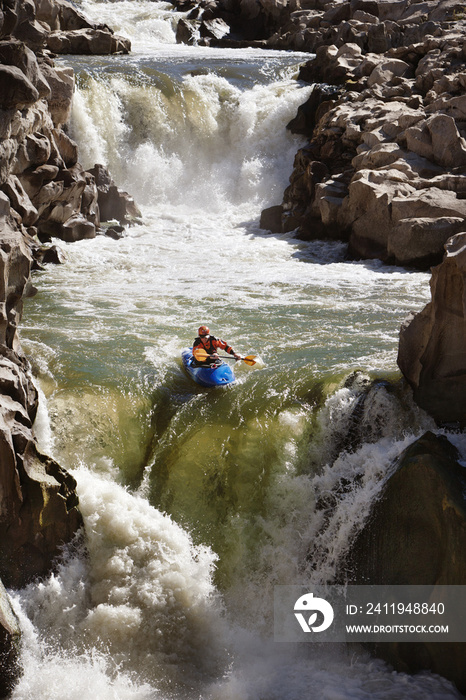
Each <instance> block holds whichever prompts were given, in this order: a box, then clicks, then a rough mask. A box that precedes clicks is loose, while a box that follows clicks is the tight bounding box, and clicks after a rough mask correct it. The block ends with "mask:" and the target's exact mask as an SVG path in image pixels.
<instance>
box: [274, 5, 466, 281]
mask: <svg viewBox="0 0 466 700" xmlns="http://www.w3.org/2000/svg"><path fill="white" fill-rule="evenodd" d="M343 5H345V7H344V6H343ZM455 8H456V9H455ZM312 11H313V12H317V13H318V14H319V12H321V11H320V10H318V8H314V9H313V10H312ZM454 11H457V12H459V10H458V7H457V4H455V3H453V2H443V3H433V2H424V3H411V2H409V1H408V0H407V1H406V2H404V3H400V2H397V3H391V2H384V3H372V4H371V6H370V7H369V5H368V4H367V3H360V2H351V3H344V4H342V3H336V2H335V3H333V5H329V6H327V7H326V10H325V14H324V13H323V12H321V14H319V18H318V21H319V22H320V23H321V25H320V28H319V27H317V24H318V23H317V20H316V19H315V17H314V20H313V23H314V24H316V27H317V29H318V31H319V32H320V36H321V44H320V45H319V46H318V47H317V50H316V58H315V59H314V60H312V61H310V62H308V63H307V64H306V65H305V66H304V67H303V68H302V69H301V72H300V77H301V78H302V79H304V80H306V81H308V82H316V83H330V84H333V85H334V86H338V87H334V88H333V93H332V92H331V91H330V89H328V88H327V90H328V94H327V95H324V94H321V87H320V86H317V87H316V88H315V89H314V90H315V94H314V93H313V94H311V97H310V98H309V100H308V102H307V103H306V105H303V107H302V108H301V109H300V110H299V112H298V116H297V118H296V119H295V120H293V121H292V122H290V124H289V128H290V129H291V130H292V131H294V132H295V133H301V134H303V133H304V134H306V135H308V136H309V138H310V141H309V143H308V144H307V145H306V146H305V147H304V148H303V149H302V150H301V151H300V152H299V153H298V155H297V157H296V159H295V164H294V170H293V173H292V175H291V178H290V186H289V187H288V188H287V190H286V191H285V193H284V198H283V202H282V204H281V206H282V213H281V224H280V223H277V220H276V216H277V215H276V214H275V219H274V220H273V221H272V220H270V218H269V219H267V218H266V217H264V220H263V221H264V225H266V222H267V221H269V226H270V225H272V226H273V229H274V232H277V231H280V230H281V231H291V230H295V229H297V231H298V236H299V237H300V238H304V239H307V240H309V239H312V238H339V239H342V240H347V241H348V242H349V253H350V255H351V256H353V257H354V258H380V259H381V260H383V261H385V262H387V263H394V264H399V265H405V266H411V267H416V268H420V269H428V268H429V267H430V266H431V265H434V264H438V263H440V261H441V260H442V258H443V254H444V245H445V243H446V241H447V240H448V239H449V238H450V237H451V236H453V235H455V234H456V233H458V232H460V231H462V230H463V229H464V225H463V221H464V215H465V207H464V198H465V195H466V184H465V183H466V178H465V177H464V174H465V172H466V132H465V130H464V125H465V123H466V112H465V110H466V100H465V98H464V87H465V85H466V72H465V70H464V66H465V57H466V53H465V45H464V34H463V32H462V30H463V28H464V26H466V25H465V23H464V20H463V19H461V17H462V14H461V13H459V15H458V17H459V19H457V21H456V22H455V23H452V22H451V21H450V20H451V19H452V17H453V14H452V13H453V12H454ZM342 12H343V13H346V14H348V13H349V20H348V21H349V22H350V23H351V24H350V26H351V27H352V28H353V29H355V30H356V29H357V30H358V31H359V30H360V31H359V34H358V35H357V36H353V37H352V38H351V36H350V35H348V36H347V35H346V34H345V31H344V27H343V25H344V24H345V22H346V20H342V19H341V17H340V15H341V13H342ZM361 13H365V17H363V14H361ZM419 13H421V15H422V14H424V15H426V17H427V20H426V22H427V24H426V25H425V27H424V29H425V30H426V33H425V35H424V34H421V35H419V36H418V37H413V33H412V31H411V30H412V28H413V23H415V22H419V18H420V16H421V15H420V14H419ZM368 14H371V15H372V19H371V20H370V21H369V19H370V18H368V17H367V15H368ZM418 15H419V16H418ZM323 17H325V20H324V19H323ZM337 17H339V18H340V20H339V22H340V23H338V22H337V19H336V18H337ZM424 19H425V18H424ZM363 20H364V22H365V23H366V25H367V26H366V28H365V29H364V28H363V27H362V28H361V26H360V23H361V22H362V21H363ZM423 21H424V20H423ZM381 22H383V26H385V28H387V27H388V25H390V31H391V36H392V39H391V40H390V41H388V42H386V44H387V45H386V46H385V47H382V46H380V47H379V48H378V49H377V50H376V49H375V48H374V47H371V46H370V42H369V41H368V37H369V36H372V34H371V32H372V29H371V27H377V26H382V24H381ZM324 23H326V24H327V34H325V32H324V31H323V28H324V27H323V25H324ZM434 23H437V24H435V27H434V26H433V25H434ZM369 25H370V26H369ZM317 29H316V31H317ZM395 29H396V31H395ZM427 29H429V31H428V32H427ZM387 31H388V30H387ZM335 33H336V34H335ZM387 36H388V34H387ZM395 36H396V41H395V39H394V37H395ZM414 39H415V40H414Z"/></svg>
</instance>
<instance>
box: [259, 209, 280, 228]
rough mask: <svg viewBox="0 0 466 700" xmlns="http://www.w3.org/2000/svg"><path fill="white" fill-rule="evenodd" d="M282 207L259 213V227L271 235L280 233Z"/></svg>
mask: <svg viewBox="0 0 466 700" xmlns="http://www.w3.org/2000/svg"><path fill="white" fill-rule="evenodd" d="M282 216H283V207H282V206H281V205H278V206H275V207H269V208H268V209H264V210H263V211H262V213H261V218H260V227H261V228H262V229H264V230H265V231H270V232H271V233H282V230H283V227H282Z"/></svg>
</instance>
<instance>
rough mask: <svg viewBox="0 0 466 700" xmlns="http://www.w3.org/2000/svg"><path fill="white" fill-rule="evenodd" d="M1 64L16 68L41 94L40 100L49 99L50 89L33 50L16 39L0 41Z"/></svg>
mask: <svg viewBox="0 0 466 700" xmlns="http://www.w3.org/2000/svg"><path fill="white" fill-rule="evenodd" d="M0 64H3V65H8V66H16V68H19V69H20V70H21V71H22V73H24V75H25V76H26V78H27V79H28V80H29V81H30V82H31V83H32V85H33V86H34V87H35V88H36V90H37V92H38V93H39V98H43V97H45V98H47V97H48V96H49V95H50V87H49V85H48V83H47V81H46V80H45V78H44V76H43V74H42V71H41V69H40V67H39V64H38V62H37V59H36V56H35V54H34V52H33V51H31V49H29V48H28V47H27V46H25V44H23V43H22V42H20V41H17V40H16V39H11V40H9V41H0Z"/></svg>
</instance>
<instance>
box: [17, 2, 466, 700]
mask: <svg viewBox="0 0 466 700" xmlns="http://www.w3.org/2000/svg"><path fill="white" fill-rule="evenodd" d="M83 7H84V9H85V10H86V12H88V13H89V14H90V15H91V16H92V17H93V18H94V19H96V20H98V21H106V22H107V23H108V24H110V25H112V27H113V28H114V29H115V30H116V31H117V32H119V33H123V34H126V35H127V36H129V37H130V38H131V39H132V41H133V53H132V54H131V55H130V56H127V57H111V58H108V59H107V58H102V57H86V58H83V57H73V58H71V57H70V58H67V59H66V60H67V63H71V64H72V65H73V67H74V68H75V71H76V75H77V85H78V88H77V91H76V95H75V100H74V111H73V118H72V123H71V131H72V135H73V137H74V138H75V139H76V140H77V141H78V143H79V149H80V154H81V161H82V162H83V164H84V165H86V166H92V165H93V164H94V163H95V162H103V163H105V164H106V165H108V166H109V168H110V171H111V173H112V175H113V177H114V178H115V179H116V181H117V183H118V185H119V186H121V187H123V188H125V189H127V190H128V191H129V192H130V193H131V194H132V195H133V196H134V197H135V199H136V201H137V202H138V204H139V205H140V206H141V207H142V210H143V217H142V223H140V224H135V225H134V226H132V227H131V228H129V229H128V231H127V232H126V235H125V237H124V238H123V239H121V240H120V241H118V242H115V241H113V240H110V239H108V238H105V237H103V236H99V237H97V238H96V239H94V240H90V241H89V240H87V241H81V242H79V243H75V244H61V243H60V245H61V246H62V247H63V248H64V249H65V251H66V254H67V257H68V260H67V262H66V263H65V264H64V265H62V266H55V267H54V268H53V269H52V268H48V269H47V271H46V272H39V273H38V274H37V277H36V280H35V284H36V285H37V286H38V288H39V294H38V295H37V296H36V297H35V298H34V299H32V300H30V301H28V303H27V308H26V311H25V317H24V321H23V329H22V342H23V346H24V347H25V349H26V351H27V353H28V355H29V356H30V358H31V360H32V362H33V365H34V370H35V374H36V376H37V378H38V382H39V384H40V390H41V395H42V401H41V407H40V412H39V418H38V420H37V423H36V430H37V435H38V439H39V440H40V442H41V446H42V448H43V450H44V451H46V452H48V453H49V454H53V456H54V457H55V458H56V459H57V460H58V461H59V462H60V463H61V464H63V466H65V467H66V468H68V469H69V470H70V471H72V472H73V474H74V475H75V476H76V479H77V481H78V489H79V496H80V503H81V509H82V512H83V516H84V520H85V525H86V538H85V541H84V542H80V541H77V542H76V543H75V544H74V546H73V547H70V548H69V550H67V552H65V553H64V557H63V561H62V563H61V566H60V569H59V571H58V572H57V574H56V575H54V576H52V577H51V578H50V579H49V580H47V581H44V582H42V583H40V584H37V585H31V586H29V587H28V588H26V589H25V590H23V591H20V592H19V593H16V594H14V600H15V606H16V609H17V611H18V614H19V615H20V618H21V621H22V625H23V629H24V640H25V641H24V649H23V653H22V662H23V666H24V675H23V677H22V679H21V681H20V683H19V685H18V687H17V688H16V689H15V691H14V692H13V695H12V697H13V699H14V700H26V698H32V697H34V698H37V697H40V698H47V699H48V700H55V699H57V700H58V699H59V700H64V699H68V698H69V699H70V700H75V699H77V698H79V699H80V700H90V698H95V697H98V698H99V700H106V699H107V698H119V699H122V700H123V699H125V700H126V699H127V698H128V699H131V700H133V699H141V700H142V699H144V700H148V699H152V698H164V699H165V700H170V699H173V698H180V699H183V700H188V699H189V700H190V699H191V698H193V699H194V698H196V699H198V698H206V699H207V698H211V699H212V700H214V699H215V700H249V699H251V700H259V698H267V699H268V700H275V699H276V700H292V699H294V698H303V697H306V698H310V699H311V700H313V699H314V698H315V699H317V698H319V699H320V698H323V699H326V700H334V699H335V698H339V699H340V698H343V699H345V700H346V699H348V700H349V699H350V698H357V699H358V700H359V699H361V700H362V699H363V698H375V699H380V700H388V699H392V698H393V699H395V698H396V699H397V700H399V699H403V698H406V699H408V698H409V699H410V700H413V699H414V700H415V699H416V698H419V699H421V698H422V699H423V700H424V699H425V698H431V699H435V700H437V699H438V700H441V699H447V698H455V697H457V694H456V692H455V691H454V690H453V688H452V687H451V685H450V684H449V683H447V682H446V681H444V680H442V679H440V678H437V677H435V676H433V675H430V674H422V675H419V676H416V677H409V676H406V675H404V674H395V673H392V672H390V670H389V669H387V668H386V666H385V665H384V664H382V663H381V662H377V661H374V660H370V659H369V657H368V656H367V655H366V653H365V652H363V651H361V650H359V651H357V652H355V650H354V649H352V650H351V651H349V650H347V649H346V648H345V647H344V646H336V645H327V646H325V645H323V646H319V647H317V645H302V646H301V647H300V648H297V647H296V646H295V645H286V644H282V645H280V644H275V643H274V642H273V641H272V640H273V636H272V635H273V620H272V613H273V602H272V595H273V587H274V585H276V584H289V583H302V582H311V583H320V582H323V581H329V582H331V581H332V580H333V577H334V575H335V572H336V568H337V566H338V562H339V561H340V559H341V557H342V556H343V554H344V552H345V550H346V548H347V546H348V544H349V542H350V541H351V538H352V536H354V533H355V532H356V531H357V529H358V527H360V526H361V525H362V523H363V522H364V519H365V517H366V516H367V513H368V511H369V508H370V505H371V503H372V502H373V500H374V499H375V498H377V495H378V494H379V493H380V489H381V487H382V485H383V483H384V481H385V480H386V478H387V477H388V476H389V474H390V470H391V465H392V462H393V459H394V458H395V457H396V456H397V455H398V454H399V453H400V452H401V450H402V449H403V448H404V447H405V446H406V445H407V444H409V442H410V441H412V440H413V439H414V437H415V436H416V435H417V434H419V433H420V432H421V431H422V430H423V429H425V428H426V427H432V426H431V425H430V423H429V420H428V419H427V418H426V416H425V415H424V414H422V413H421V412H420V411H418V410H417V409H416V408H415V407H413V406H412V405H411V404H410V402H409V400H408V398H407V397H406V396H405V395H404V392H403V388H402V387H401V386H399V385H397V384H396V378H397V376H398V375H397V373H396V372H397V371H396V347H397V334H398V328H399V324H400V322H401V320H402V319H403V318H404V316H405V314H406V313H407V312H408V311H409V310H411V309H416V308H420V307H421V306H422V305H424V303H425V302H426V300H427V299H428V279H427V276H426V275H424V274H420V273H412V272H411V273H408V272H406V271H404V270H400V269H395V268H389V267H386V266H383V265H382V264H380V263H378V262H366V263H347V262H344V252H345V251H344V246H343V245H342V244H339V243H332V244H330V243H322V242H318V241H317V242H313V243H303V242H299V241H297V240H294V239H293V237H292V236H291V235H283V236H271V235H268V234H264V232H261V231H260V229H259V224H258V219H259V214H260V211H261V209H262V208H264V207H266V206H270V205H272V204H275V203H277V202H279V201H280V200H281V196H282V192H283V189H284V188H285V187H286V184H287V179H288V176H289V174H290V172H291V167H292V161H293V157H294V154H295V152H296V150H297V149H298V147H299V145H300V142H299V140H297V139H296V138H295V137H293V136H291V135H290V134H289V133H287V132H286V130H285V125H286V123H287V122H288V121H289V120H290V119H291V118H292V117H293V116H294V115H295V113H296V109H297V107H298V105H300V104H301V103H303V102H304V101H305V99H306V98H307V96H308V94H309V91H310V88H309V86H304V85H300V84H299V83H297V82H296V81H295V80H294V76H295V75H296V73H297V66H298V65H299V63H300V62H301V61H303V60H305V59H306V58H307V56H304V55H299V54H291V53H286V54H284V53H279V52H274V53H273V52H260V51H257V50H241V51H230V50H228V51H227V50H211V49H206V48H196V47H181V46H177V45H176V44H175V43H174V41H175V40H174V28H175V26H176V19H177V17H178V16H179V15H178V14H177V13H174V12H173V10H172V9H171V6H170V5H168V4H165V3H153V2H144V1H141V2H135V1H134V0H133V1H132V2H126V1H122V2H118V3H100V4H98V3H94V2H86V3H83ZM200 323H208V324H209V325H210V327H211V329H212V332H213V333H214V334H216V335H218V336H221V337H224V338H225V339H226V340H228V341H229V342H231V343H232V344H233V345H234V347H235V349H237V350H238V351H240V352H242V353H243V354H245V353H247V352H248V353H250V352H252V353H255V354H258V355H260V356H261V358H262V362H261V364H260V366H259V368H258V369H256V368H253V369H251V368H248V367H247V366H246V365H242V366H236V367H235V371H236V374H237V382H236V383H235V385H233V386H232V387H230V388H228V389H226V390H220V391H216V390H214V391H205V390H203V389H201V388H200V387H197V386H196V385H194V384H193V383H192V382H191V380H189V378H188V377H187V376H185V375H184V373H183V371H182V368H181V362H180V359H179V357H180V351H181V349H182V348H183V347H185V346H186V345H188V344H189V343H190V341H191V340H192V339H193V338H194V336H195V333H196V328H197V326H198V325H199V324H200ZM374 376H377V377H379V378H381V379H382V380H383V379H394V380H395V383H394V384H389V383H388V382H386V381H379V382H376V383H375V384H374V383H373V378H374ZM345 380H346V381H345ZM343 485H344V486H343Z"/></svg>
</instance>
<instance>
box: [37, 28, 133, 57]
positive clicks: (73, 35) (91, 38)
mask: <svg viewBox="0 0 466 700" xmlns="http://www.w3.org/2000/svg"><path fill="white" fill-rule="evenodd" d="M47 47H48V48H49V49H50V51H53V52H54V53H58V54H84V55H86V54H90V55H102V56H106V55H108V54H114V53H129V51H130V49H131V42H130V41H129V39H125V38H123V37H119V36H116V35H114V34H113V33H112V32H111V31H110V30H108V29H75V30H73V31H67V32H63V31H54V32H51V33H50V34H49V35H48V36H47Z"/></svg>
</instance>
